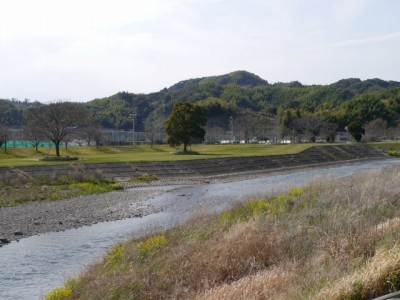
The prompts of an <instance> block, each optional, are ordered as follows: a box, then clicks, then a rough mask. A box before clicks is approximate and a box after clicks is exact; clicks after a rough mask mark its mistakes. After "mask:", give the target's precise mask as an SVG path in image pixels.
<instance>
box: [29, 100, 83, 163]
mask: <svg viewBox="0 0 400 300" xmlns="http://www.w3.org/2000/svg"><path fill="white" fill-rule="evenodd" d="M88 119H89V111H88V110H87V109H86V108H85V107H84V106H83V105H82V104H79V103H72V102H57V103H51V104H49V105H46V106H42V107H36V108H32V109H30V110H29V111H27V123H28V126H30V127H32V128H35V130H36V131H37V132H40V133H41V134H43V135H44V136H45V137H46V138H48V139H49V140H51V141H52V142H53V143H54V145H55V148H56V156H60V143H61V142H62V141H63V140H65V139H66V138H67V137H68V136H69V135H70V134H71V133H73V132H75V131H77V130H78V129H79V128H80V127H81V126H83V125H85V124H86V123H87V120H88Z"/></svg>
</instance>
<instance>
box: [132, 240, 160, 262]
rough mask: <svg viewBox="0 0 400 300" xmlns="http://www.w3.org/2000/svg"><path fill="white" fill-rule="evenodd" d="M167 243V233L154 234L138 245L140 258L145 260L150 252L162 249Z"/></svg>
mask: <svg viewBox="0 0 400 300" xmlns="http://www.w3.org/2000/svg"><path fill="white" fill-rule="evenodd" d="M166 243H167V238H166V237H165V235H154V236H152V237H149V238H148V239H147V240H145V241H143V242H140V243H139V244H138V245H137V249H138V253H137V255H138V258H139V259H140V260H144V259H145V258H146V257H147V256H149V255H150V254H152V253H154V252H156V251H158V250H160V249H161V248H162V247H163V246H164V245H165V244H166Z"/></svg>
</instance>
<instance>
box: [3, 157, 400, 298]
mask: <svg viewBox="0 0 400 300" xmlns="http://www.w3.org/2000/svg"><path fill="white" fill-rule="evenodd" d="M391 165H400V160H380V161H372V162H368V163H367V162H363V163H358V164H352V165H349V166H341V167H330V168H321V169H315V170H307V171H302V172H299V171H297V172H293V173H289V174H284V175H274V176H265V177H262V178H257V179H252V180H244V181H239V182H231V183H224V184H206V185H194V186H175V187H161V188H160V187H154V188H150V189H163V190H165V192H164V193H162V194H161V195H159V196H157V197H155V198H153V199H150V200H149V202H151V203H152V205H154V206H155V207H157V208H160V209H161V211H162V212H160V213H155V214H151V215H148V216H145V217H142V218H131V219H125V220H120V221H113V222H105V223H99V224H95V225H92V226H86V227H81V228H78V229H71V230H67V231H63V232H51V233H47V234H43V235H39V236H32V237H28V238H25V239H22V240H20V241H19V242H12V243H10V244H8V245H6V246H4V247H1V248H0V299H5V300H11V299H18V300H20V299H41V298H42V297H43V295H45V294H46V293H47V292H48V291H49V290H51V289H52V288H54V287H57V286H60V285H62V284H63V282H65V280H66V279H67V278H68V277H70V276H74V275H77V274H78V273H79V272H80V271H82V270H83V269H84V267H85V266H87V265H88V264H90V263H92V262H94V261H95V260H96V259H99V258H101V256H102V255H104V253H105V252H106V251H107V249H109V248H110V247H111V246H112V245H114V244H116V243H118V242H120V241H124V240H126V239H128V238H130V237H132V236H140V235H143V234H146V233H149V232H154V231H159V230H163V229H166V228H170V227H172V226H175V225H177V224H179V223H182V222H184V221H185V220H187V219H188V218H190V217H191V216H192V215H194V214H196V213H198V212H199V211H211V212H218V211H222V210H224V209H227V208H229V207H230V206H232V204H233V203H235V202H237V201H239V200H241V199H245V198H252V197H262V196H268V195H272V194H274V193H281V192H284V191H286V190H288V189H289V188H290V187H293V186H301V185H304V184H307V183H308V182H310V181H311V180H313V179H315V178H318V177H325V176H336V177H343V176H348V175H352V174H354V173H357V172H361V171H365V170H372V169H379V168H382V167H385V166H391Z"/></svg>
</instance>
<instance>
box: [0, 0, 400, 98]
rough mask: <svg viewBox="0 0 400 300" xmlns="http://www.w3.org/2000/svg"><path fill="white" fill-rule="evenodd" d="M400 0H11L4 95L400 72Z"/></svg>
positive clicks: (1, 14)
mask: <svg viewBox="0 0 400 300" xmlns="http://www.w3.org/2000/svg"><path fill="white" fill-rule="evenodd" d="M399 15H400V1H399V0H323V1H321V0H246V1H243V0H0V99H11V98H16V99H19V100H24V99H29V100H31V101H35V100H36V101H40V102H43V103H49V102H54V101H79V102H86V101H90V100H93V99H95V98H102V97H107V96H110V95H113V94H115V93H117V92H120V91H127V92H131V93H150V92H157V91H160V90H162V89H163V88H165V87H170V86H171V85H173V84H175V83H177V82H179V81H182V80H186V79H190V78H198V77H205V76H215V75H222V74H226V73H229V72H232V71H236V70H246V71H249V72H251V73H255V74H257V75H258V76H260V77H262V78H263V79H265V80H267V81H268V82H269V83H274V82H290V81H295V80H297V81H300V82H302V83H303V84H331V83H334V82H336V81H338V80H340V79H344V78H360V79H362V80H365V79H369V78H381V79H384V80H395V81H400V17H399Z"/></svg>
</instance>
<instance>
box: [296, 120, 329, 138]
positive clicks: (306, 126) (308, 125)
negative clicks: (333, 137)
mask: <svg viewBox="0 0 400 300" xmlns="http://www.w3.org/2000/svg"><path fill="white" fill-rule="evenodd" d="M294 122H295V129H296V131H297V132H298V133H300V134H303V135H304V136H305V138H306V139H307V140H308V141H309V142H315V140H316V137H317V136H318V135H319V134H320V131H321V129H322V127H323V125H324V124H325V123H326V121H325V118H324V117H321V116H316V115H311V114H310V115H305V116H302V117H301V118H298V119H296V120H295V121H294Z"/></svg>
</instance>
